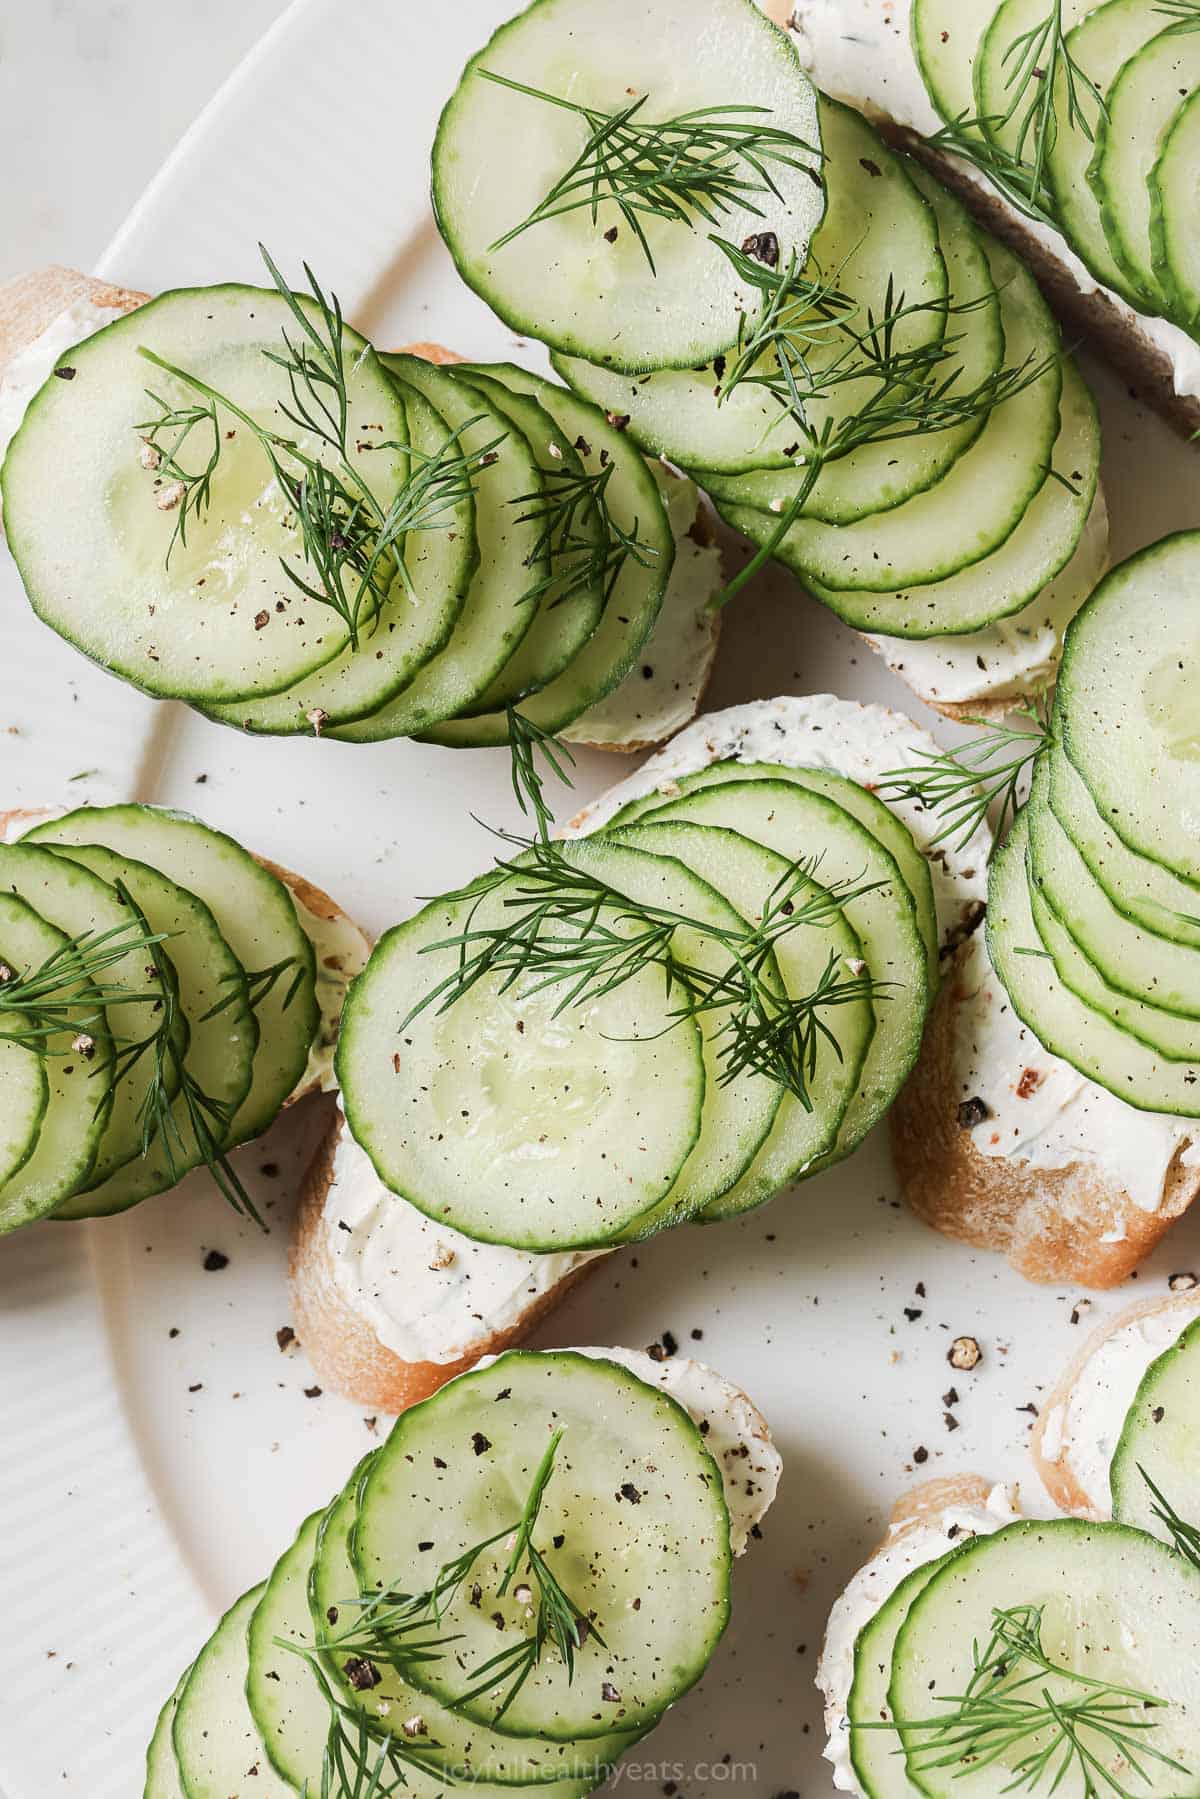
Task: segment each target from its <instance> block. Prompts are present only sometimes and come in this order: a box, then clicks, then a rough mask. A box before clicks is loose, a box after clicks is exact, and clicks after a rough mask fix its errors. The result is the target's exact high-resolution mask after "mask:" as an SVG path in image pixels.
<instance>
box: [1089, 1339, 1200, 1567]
mask: <svg viewBox="0 0 1200 1799" xmlns="http://www.w3.org/2000/svg"><path fill="white" fill-rule="evenodd" d="M1147 1475H1148V1476H1149V1480H1147V1479H1146V1476H1147ZM1151 1481H1152V1482H1153V1483H1154V1486H1155V1487H1157V1488H1158V1491H1159V1492H1160V1493H1161V1494H1162V1497H1163V1499H1165V1500H1166V1502H1167V1504H1168V1506H1170V1507H1171V1508H1172V1509H1173V1510H1174V1511H1175V1512H1176V1514H1177V1515H1178V1516H1179V1517H1180V1518H1182V1519H1183V1520H1184V1522H1185V1523H1188V1524H1194V1523H1195V1522H1196V1520H1197V1518H1200V1320H1198V1321H1196V1322H1195V1323H1192V1324H1189V1325H1188V1327H1187V1328H1186V1330H1184V1331H1182V1332H1181V1333H1180V1335H1179V1336H1178V1337H1177V1338H1176V1340H1175V1342H1174V1343H1173V1344H1172V1345H1171V1347H1170V1348H1169V1349H1167V1350H1164V1351H1163V1353H1162V1355H1160V1356H1159V1357H1158V1358H1157V1360H1155V1361H1154V1362H1152V1363H1151V1364H1150V1366H1149V1368H1148V1369H1147V1370H1146V1373H1145V1375H1144V1376H1143V1378H1142V1384H1141V1386H1140V1387H1139V1388H1138V1391H1137V1398H1136V1399H1135V1400H1134V1402H1133V1404H1132V1405H1131V1406H1130V1408H1129V1412H1128V1414H1127V1416H1126V1419H1125V1428H1124V1429H1123V1430H1122V1432H1121V1436H1120V1439H1119V1441H1118V1443H1117V1447H1116V1450H1115V1451H1114V1453H1113V1459H1112V1462H1111V1464H1110V1466H1109V1471H1108V1483H1109V1489H1110V1491H1111V1493H1112V1502H1113V1516H1114V1517H1115V1518H1117V1519H1119V1520H1120V1522H1121V1523H1122V1524H1133V1525H1136V1526H1137V1528H1138V1529H1139V1530H1148V1531H1149V1532H1150V1533H1151V1534H1152V1535H1153V1536H1157V1537H1163V1538H1164V1539H1165V1540H1166V1541H1167V1542H1170V1541H1171V1535H1170V1532H1169V1530H1168V1529H1167V1526H1166V1524H1165V1522H1164V1520H1163V1519H1162V1518H1161V1516H1160V1515H1159V1512H1160V1510H1161V1508H1160V1505H1159V1501H1158V1500H1157V1499H1156V1498H1155V1495H1154V1491H1153V1488H1152V1487H1151V1485H1150V1482H1151Z"/></svg>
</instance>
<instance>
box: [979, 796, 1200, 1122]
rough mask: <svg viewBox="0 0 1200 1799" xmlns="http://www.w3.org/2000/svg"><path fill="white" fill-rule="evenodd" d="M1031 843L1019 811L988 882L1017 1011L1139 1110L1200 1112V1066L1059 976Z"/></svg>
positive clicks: (1003, 975) (996, 964)
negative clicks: (1033, 877) (1115, 1019)
mask: <svg viewBox="0 0 1200 1799" xmlns="http://www.w3.org/2000/svg"><path fill="white" fill-rule="evenodd" d="M1027 842H1028V819H1027V818H1026V817H1025V815H1024V812H1023V811H1022V812H1020V813H1018V815H1017V818H1016V821H1015V823H1014V825H1013V827H1012V830H1011V831H1010V832H1009V834H1008V837H1007V839H1006V841H1005V842H1004V844H1003V845H1002V846H1001V848H1000V849H999V850H997V852H996V854H995V856H994V858H993V860H992V866H991V875H990V879H989V883H988V908H987V945H988V954H989V955H990V957H991V959H992V966H993V968H994V969H995V970H996V973H997V975H998V976H999V978H1000V980H1001V982H1002V983H1003V985H1004V987H1005V990H1006V991H1007V993H1008V997H1009V999H1010V1000H1011V1001H1012V1005H1013V1010H1014V1011H1015V1012H1016V1014H1017V1016H1018V1017H1019V1018H1020V1019H1021V1021H1022V1023H1024V1024H1026V1025H1028V1026H1029V1029H1030V1030H1031V1031H1032V1032H1033V1034H1034V1036H1035V1037H1036V1038H1037V1039H1038V1042H1039V1043H1041V1044H1043V1045H1044V1047H1045V1048H1046V1049H1048V1050H1049V1051H1050V1053H1051V1054H1052V1055H1055V1056H1061V1057H1062V1059H1063V1061H1064V1062H1069V1063H1070V1064H1071V1066H1072V1067H1073V1068H1076V1069H1078V1070H1079V1072H1080V1074H1083V1075H1086V1076H1087V1078H1088V1079H1089V1080H1092V1081H1095V1082H1096V1084H1097V1086H1100V1087H1106V1088H1107V1089H1108V1091H1109V1092H1110V1093H1115V1094H1116V1096H1117V1098H1118V1099H1122V1100H1124V1101H1125V1103H1126V1104H1127V1105H1130V1106H1133V1107H1134V1108H1135V1110H1137V1111H1141V1112H1168V1113H1171V1114H1173V1115H1176V1116H1179V1117H1183V1118H1195V1117H1200V1064H1189V1063H1185V1062H1175V1061H1169V1060H1168V1059H1167V1058H1166V1057H1165V1056H1162V1055H1161V1054H1159V1053H1158V1052H1157V1051H1155V1050H1152V1049H1150V1048H1149V1047H1148V1046H1147V1045H1146V1044H1144V1043H1139V1042H1138V1041H1137V1039H1136V1038H1134V1037H1131V1036H1129V1035H1128V1033H1127V1032H1125V1031H1122V1030H1121V1029H1119V1027H1118V1026H1117V1025H1115V1024H1113V1023H1112V1021H1111V1019H1108V1018H1105V1017H1104V1016H1103V1014H1101V1013H1099V1012H1096V1011H1094V1010H1093V1009H1092V1008H1091V1007H1090V1006H1085V1005H1084V1003H1083V1001H1082V1000H1080V999H1078V998H1077V997H1076V996H1075V994H1073V993H1071V992H1070V991H1069V989H1068V988H1067V987H1065V986H1064V984H1063V982H1062V981H1061V980H1060V978H1059V976H1058V972H1057V970H1056V969H1055V966H1054V960H1053V957H1052V956H1051V955H1050V952H1049V950H1048V949H1047V948H1046V946H1045V945H1044V944H1043V943H1042V941H1041V939H1040V937H1039V936H1038V931H1037V926H1036V924H1035V922H1034V917H1033V909H1032V906H1031V904H1030V898H1029V881H1028V876H1027V873H1026V861H1025V852H1026V845H1027Z"/></svg>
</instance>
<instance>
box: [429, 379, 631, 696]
mask: <svg viewBox="0 0 1200 1799" xmlns="http://www.w3.org/2000/svg"><path fill="white" fill-rule="evenodd" d="M455 379H456V380H457V381H458V382H459V383H460V384H469V385H470V386H471V387H472V388H474V389H475V390H476V391H477V392H479V393H480V394H482V395H483V396H484V398H485V399H487V400H490V401H491V403H492V405H493V406H495V407H496V409H497V411H498V412H502V413H503V414H504V415H505V417H506V418H509V419H511V420H512V422H513V424H514V425H516V426H517V427H518V428H519V429H520V430H522V431H523V432H524V434H525V437H526V438H527V439H528V442H529V445H530V447H531V449H532V450H533V454H534V458H535V460H536V462H537V465H538V467H539V469H540V470H541V473H542V484H543V486H544V487H545V488H546V490H547V499H546V500H544V501H542V502H540V504H541V505H542V506H545V505H547V503H548V501H549V500H550V499H552V498H553V497H554V496H555V495H559V496H561V495H563V494H564V493H565V492H566V489H567V484H568V482H570V481H572V480H573V481H577V482H582V481H583V480H584V478H585V476H586V473H587V471H586V470H585V468H584V466H583V459H582V457H581V456H580V453H579V451H578V450H577V449H576V448H575V445H574V444H573V443H572V442H571V441H570V440H569V439H568V438H567V436H566V434H565V433H564V432H562V431H560V430H559V427H558V425H557V423H556V421H555V420H554V419H552V418H551V416H550V414H549V413H548V412H547V411H546V408H545V407H544V406H543V405H542V404H541V402H540V401H539V400H536V399H535V398H534V397H533V395H532V394H523V393H514V392H513V391H512V390H511V388H507V387H505V386H504V385H503V383H502V382H500V381H497V380H496V378H495V376H493V375H485V374H484V373H483V372H482V370H480V369H477V368H467V369H462V370H459V371H457V372H456V375H455ZM584 447H586V439H585V440H584ZM538 504H539V502H536V501H535V502H533V505H534V506H537V505H538ZM548 522H549V521H547V520H543V524H545V523H548ZM569 536H570V538H571V540H572V541H571V543H570V544H568V545H566V546H564V548H563V550H562V551H561V553H560V554H559V556H557V557H556V558H555V560H554V563H553V565H552V566H553V567H554V568H555V571H556V572H557V573H559V575H560V578H559V580H558V581H556V582H555V583H554V585H553V586H551V587H548V588H547V589H546V592H545V594H544V595H543V597H542V599H541V600H540V601H539V603H538V609H537V612H536V615H535V617H534V620H533V624H532V625H531V627H530V630H529V633H528V635H527V636H526V637H524V638H522V640H521V642H520V643H519V644H518V645H517V648H516V649H515V650H514V652H513V654H512V655H511V656H510V657H509V659H508V661H507V662H506V663H505V664H504V667H503V668H502V669H501V670H500V672H499V674H498V675H497V676H496V678H495V680H494V681H492V682H491V684H490V685H489V687H488V688H487V690H486V692H484V693H483V694H481V695H480V696H479V699H478V700H477V701H476V702H475V703H474V704H473V705H471V706H470V707H466V708H463V710H464V711H468V712H470V713H471V714H472V715H474V714H475V713H479V712H494V711H495V710H496V709H497V707H500V706H507V705H509V704H512V703H515V702H516V701H517V700H520V699H523V698H524V697H525V695H526V694H530V693H537V692H538V691H539V689H541V688H543V687H546V686H548V685H549V683H550V682H551V681H553V679H554V677H555V676H556V675H561V673H562V672H563V670H564V668H566V666H567V664H568V663H569V662H570V661H571V659H572V658H573V657H574V656H576V655H578V653H579V651H580V650H581V649H582V648H583V646H584V644H585V643H586V642H587V640H588V638H589V637H590V636H591V634H592V632H593V631H594V630H595V629H596V626H597V625H598V624H599V622H600V618H601V615H602V613H603V611H604V591H605V582H604V580H603V578H602V577H601V576H600V575H599V574H597V575H596V576H595V578H593V579H591V580H587V581H585V580H583V578H582V571H581V568H580V563H581V561H582V560H583V559H585V558H586V556H587V554H588V552H589V551H594V552H595V553H596V554H597V557H599V553H600V548H601V545H602V543H603V541H604V521H603V519H602V518H601V515H600V509H599V507H598V506H596V505H594V504H593V505H590V506H580V508H579V509H578V511H577V513H576V514H575V516H574V518H573V520H572V523H571V527H570V532H569ZM564 592H566V593H567V594H569V597H566V598H564Z"/></svg>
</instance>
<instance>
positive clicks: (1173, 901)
mask: <svg viewBox="0 0 1200 1799" xmlns="http://www.w3.org/2000/svg"><path fill="white" fill-rule="evenodd" d="M1045 760H1046V762H1047V764H1048V765H1049V769H1050V779H1049V782H1048V793H1049V800H1050V808H1051V811H1052V812H1053V813H1054V816H1055V818H1057V820H1058V822H1059V824H1060V825H1061V826H1062V828H1063V830H1064V831H1065V832H1066V834H1067V836H1068V837H1069V838H1070V839H1071V842H1072V843H1073V844H1074V846H1075V848H1076V849H1077V850H1078V851H1079V854H1080V855H1081V856H1082V857H1083V859H1084V862H1085V863H1086V864H1087V868H1088V872H1089V874H1090V875H1091V876H1092V878H1093V880H1095V881H1096V882H1097V883H1098V884H1099V886H1101V887H1102V888H1103V889H1104V891H1105V893H1107V895H1108V897H1109V899H1110V900H1111V901H1112V902H1113V905H1114V906H1115V907H1116V908H1117V910H1118V912H1120V913H1122V914H1123V915H1124V916H1125V917H1126V918H1128V919H1130V920H1131V921H1132V922H1133V923H1135V924H1140V925H1141V926H1142V927H1143V928H1144V929H1145V930H1147V931H1153V932H1154V933H1155V934H1156V935H1157V936H1159V937H1169V938H1170V939H1171V940H1172V942H1174V943H1186V944H1188V945H1189V946H1190V947H1191V948H1193V949H1200V886H1193V885H1192V884H1190V883H1189V882H1187V881H1182V880H1180V878H1179V876H1178V875H1174V874H1172V873H1171V871H1170V869H1168V868H1164V867H1163V866H1162V864H1161V863H1159V862H1151V861H1149V860H1148V859H1147V858H1146V857H1145V856H1138V855H1135V853H1134V852H1133V850H1131V849H1129V848H1128V846H1127V845H1126V844H1124V843H1122V842H1121V839H1120V838H1119V837H1118V836H1117V834H1116V832H1115V831H1114V830H1113V829H1112V827H1111V825H1109V824H1107V823H1106V822H1105V820H1104V819H1102V818H1101V816H1100V814H1099V813H1098V812H1097V810H1096V808H1095V805H1094V804H1093V802H1092V796H1091V794H1090V793H1089V792H1088V790H1087V788H1086V786H1085V785H1084V782H1083V778H1082V776H1081V775H1079V774H1078V773H1077V772H1076V769H1075V765H1074V763H1073V762H1072V761H1071V759H1070V757H1069V756H1067V755H1065V754H1064V753H1063V750H1062V747H1061V745H1059V744H1057V743H1055V744H1051V745H1050V746H1049V747H1048V748H1047V750H1046V752H1045Z"/></svg>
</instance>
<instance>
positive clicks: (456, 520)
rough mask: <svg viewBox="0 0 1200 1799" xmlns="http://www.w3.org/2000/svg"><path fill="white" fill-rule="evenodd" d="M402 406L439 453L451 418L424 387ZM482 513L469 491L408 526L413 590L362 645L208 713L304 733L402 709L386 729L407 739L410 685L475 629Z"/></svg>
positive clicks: (399, 597) (274, 732)
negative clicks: (434, 522)
mask: <svg viewBox="0 0 1200 1799" xmlns="http://www.w3.org/2000/svg"><path fill="white" fill-rule="evenodd" d="M404 412H405V418H406V422H407V427H408V436H409V441H410V443H411V446H412V448H413V449H415V450H416V451H418V452H420V453H421V454H423V455H425V456H428V457H435V456H436V455H437V453H438V451H439V450H441V449H442V448H444V446H445V444H446V442H447V439H448V438H449V436H450V434H451V431H452V428H453V427H452V424H450V423H448V422H447V420H446V418H445V417H444V416H443V415H442V413H441V412H440V411H434V409H433V407H432V406H430V405H428V404H427V403H426V402H425V401H424V400H423V399H422V396H421V395H420V394H416V393H412V394H409V395H408V396H407V397H406V398H405V400H404ZM497 435H498V431H497V430H495V429H492V428H490V427H488V426H484V427H481V428H480V429H479V430H478V431H477V432H474V433H472V434H471V435H470V437H466V438H463V439H462V440H460V441H461V442H462V445H463V448H464V449H471V448H473V447H474V443H473V442H472V439H475V440H477V441H478V440H481V441H487V442H490V441H491V439H492V438H493V437H495V436H497ZM505 449H506V450H508V449H509V446H508V445H506V446H505ZM410 466H411V465H410ZM476 510H477V507H476V503H475V502H474V501H473V500H472V499H471V498H470V496H464V497H463V498H462V499H460V500H459V501H458V503H457V504H456V505H455V506H454V507H453V508H452V509H448V510H447V511H446V512H445V513H443V514H441V515H440V520H439V524H438V527H437V528H436V529H433V530H427V531H410V532H409V533H408V536H407V537H406V538H405V540H404V557H405V563H406V566H407V568H408V572H409V577H410V579H411V581H412V584H413V589H414V594H415V597H414V596H413V595H410V594H409V592H408V589H407V588H406V587H405V585H404V583H403V581H395V582H393V584H392V587H391V590H390V592H389V593H388V596H387V598H386V599H385V600H384V602H383V604H382V606H381V607H380V609H379V613H378V616H377V617H375V618H373V619H371V620H370V622H369V623H365V624H364V626H363V628H362V631H361V632H360V634H359V639H358V646H357V648H355V647H353V646H352V645H350V644H347V645H346V647H345V649H343V650H342V651H341V653H340V654H339V655H337V656H334V657H333V658H332V659H331V660H330V661H329V662H327V663H325V665H324V667H322V668H319V669H317V670H316V672H315V673H314V674H311V675H308V676H307V677H306V678H305V679H304V680H302V681H297V682H296V683H295V685H294V686H292V687H289V688H287V689H286V690H285V691H284V692H282V693H273V694H268V695H267V696H266V697H265V698H264V699H255V700H235V701H234V702H233V703H232V704H230V705H226V706H209V707H206V708H205V710H206V711H207V713H208V715H209V717H210V718H215V719H216V720H217V722H218V723H219V724H225V725H236V726H237V727H238V728H239V729H240V730H243V731H251V732H258V733H262V734H266V735H271V736H277V737H279V736H283V737H286V736H291V737H299V736H311V735H313V733H314V731H315V732H318V733H319V734H321V735H324V736H333V735H334V734H335V728H336V727H338V726H346V727H348V728H350V727H352V724H353V721H354V720H356V719H365V718H367V716H368V715H370V718H371V720H372V722H373V721H374V719H375V718H377V717H385V718H389V717H391V716H392V715H396V716H397V719H398V724H397V728H396V729H395V730H391V731H387V732H384V733H381V734H383V735H387V736H395V737H399V736H402V735H403V717H404V709H405V707H406V706H408V707H413V706H415V705H416V701H415V700H414V698H413V690H414V688H416V687H417V686H419V685H422V684H424V683H427V681H428V680H429V678H430V673H431V670H432V669H433V668H435V667H436V666H437V665H438V664H439V663H440V662H442V660H443V654H446V655H448V654H449V653H450V652H449V649H448V645H449V644H450V643H451V642H452V641H453V642H454V643H458V642H459V630H460V628H463V629H464V631H465V632H466V633H467V634H468V635H469V634H470V633H469V627H470V623H471V620H470V617H469V616H468V617H466V618H464V612H465V611H466V610H467V608H468V607H469V594H468V589H469V587H470V585H471V573H472V570H473V568H474V565H475V515H476ZM452 633H453V637H452ZM439 652H442V653H439ZM464 678H466V676H465V674H464ZM414 715H415V716H423V713H421V712H419V711H418V712H417V713H416V714H414ZM438 716H441V714H438Z"/></svg>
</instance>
